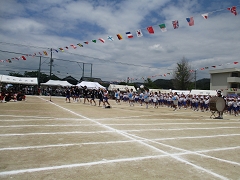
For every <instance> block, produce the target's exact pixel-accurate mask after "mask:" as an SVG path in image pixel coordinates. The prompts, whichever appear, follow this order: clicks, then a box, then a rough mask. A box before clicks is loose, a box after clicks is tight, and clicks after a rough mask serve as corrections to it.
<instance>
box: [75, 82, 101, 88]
mask: <svg viewBox="0 0 240 180" xmlns="http://www.w3.org/2000/svg"><path fill="white" fill-rule="evenodd" d="M76 86H78V87H84V86H87V89H99V88H101V89H105V87H104V86H102V85H101V84H99V83H98V82H89V81H82V82H80V83H78V84H77V85H76Z"/></svg>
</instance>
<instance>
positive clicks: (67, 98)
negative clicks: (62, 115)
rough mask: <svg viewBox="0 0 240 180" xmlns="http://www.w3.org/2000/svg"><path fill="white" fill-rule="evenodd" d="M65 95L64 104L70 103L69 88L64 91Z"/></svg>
mask: <svg viewBox="0 0 240 180" xmlns="http://www.w3.org/2000/svg"><path fill="white" fill-rule="evenodd" d="M65 94H66V102H67V100H68V102H69V103H70V97H71V91H70V89H69V88H67V89H66V91H65Z"/></svg>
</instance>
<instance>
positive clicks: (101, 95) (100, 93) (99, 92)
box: [97, 89, 103, 106]
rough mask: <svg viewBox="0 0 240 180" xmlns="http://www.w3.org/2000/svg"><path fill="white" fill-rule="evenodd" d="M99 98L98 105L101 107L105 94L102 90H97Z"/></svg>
mask: <svg viewBox="0 0 240 180" xmlns="http://www.w3.org/2000/svg"><path fill="white" fill-rule="evenodd" d="M97 98H98V99H99V104H98V106H100V105H101V102H103V92H102V90H101V89H98V90H97Z"/></svg>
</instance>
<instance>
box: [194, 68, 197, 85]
mask: <svg viewBox="0 0 240 180" xmlns="http://www.w3.org/2000/svg"><path fill="white" fill-rule="evenodd" d="M194 80H195V89H197V70H196V69H195V71H194Z"/></svg>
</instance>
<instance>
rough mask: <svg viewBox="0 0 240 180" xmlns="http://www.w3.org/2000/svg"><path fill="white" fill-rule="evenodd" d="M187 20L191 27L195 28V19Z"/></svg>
mask: <svg viewBox="0 0 240 180" xmlns="http://www.w3.org/2000/svg"><path fill="white" fill-rule="evenodd" d="M186 20H187V22H188V25H189V26H193V25H194V19H193V17H190V18H186Z"/></svg>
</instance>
